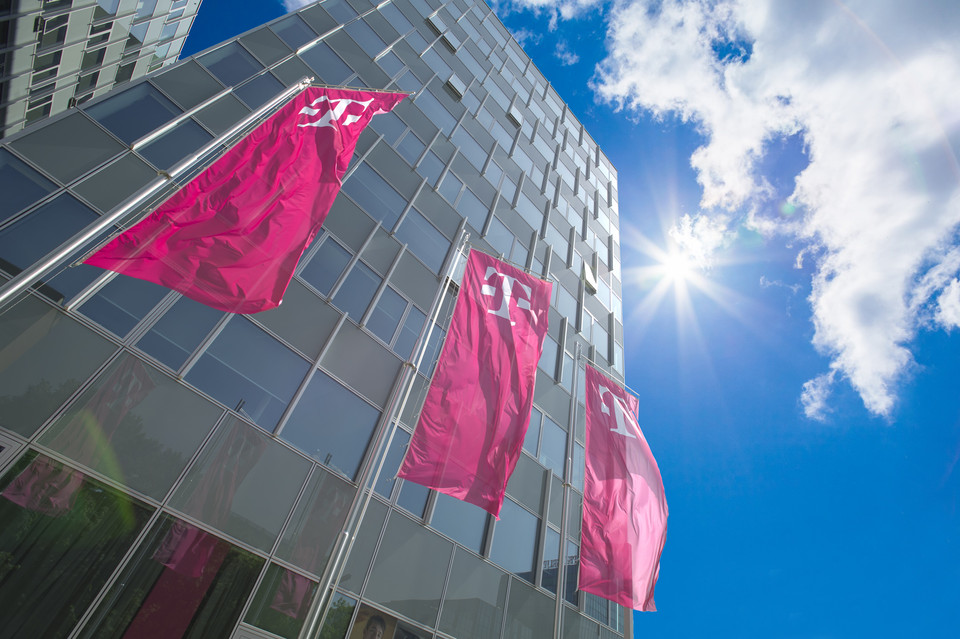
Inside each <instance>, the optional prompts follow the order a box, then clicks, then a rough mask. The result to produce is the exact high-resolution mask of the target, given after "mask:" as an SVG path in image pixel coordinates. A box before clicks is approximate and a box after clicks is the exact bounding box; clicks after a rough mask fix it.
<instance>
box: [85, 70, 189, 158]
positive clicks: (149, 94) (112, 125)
mask: <svg viewBox="0 0 960 639" xmlns="http://www.w3.org/2000/svg"><path fill="white" fill-rule="evenodd" d="M180 113H181V111H180V109H179V108H178V107H177V106H176V105H175V104H174V103H173V102H171V101H170V100H168V99H167V98H165V97H164V96H162V95H161V94H160V92H159V91H157V90H156V89H155V88H153V86H152V85H151V84H149V83H147V82H141V83H140V84H138V85H137V86H135V87H131V88H129V89H127V90H126V91H123V92H122V93H118V94H117V95H115V96H113V97H111V98H108V99H106V100H104V101H103V102H98V103H97V104H95V105H93V106H91V107H88V108H87V114H88V115H89V116H90V117H92V118H93V119H94V120H96V121H97V122H99V123H100V124H102V125H103V126H104V127H106V128H107V130H109V131H110V132H112V133H113V134H114V135H116V136H117V137H118V138H120V139H121V140H123V141H124V142H126V143H127V144H132V143H133V142H135V141H136V140H138V139H139V138H142V137H143V136H144V135H146V134H147V133H149V132H151V131H153V130H154V129H157V128H159V127H160V126H162V125H164V124H166V123H167V122H169V121H170V120H172V119H173V118H174V117H176V116H178V115H180Z"/></svg>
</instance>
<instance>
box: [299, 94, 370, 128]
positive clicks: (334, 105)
mask: <svg viewBox="0 0 960 639" xmlns="http://www.w3.org/2000/svg"><path fill="white" fill-rule="evenodd" d="M321 102H329V103H330V109H329V110H327V111H324V113H323V115H321V116H320V117H319V118H317V119H316V120H314V121H313V122H307V123H306V124H298V125H297V126H329V127H331V128H332V127H333V123H334V122H340V118H342V117H343V114H344V113H346V111H347V107H348V106H350V105H351V104H359V105H360V106H362V107H363V111H366V110H367V107H368V106H370V103H371V102H373V98H370V99H369V100H367V101H366V102H360V101H359V100H348V99H347V98H328V97H327V96H325V95H321V96H320V97H319V98H317V99H316V100H314V101H313V102H311V103H310V106H305V107H303V108H302V109H300V115H307V116H311V115H317V114H318V113H320V108H319V106H320V103H321ZM312 107H317V108H312ZM359 121H360V116H359V115H348V116H347V117H345V118H343V122H340V125H341V126H348V125H350V124H353V123H354V122H359Z"/></svg>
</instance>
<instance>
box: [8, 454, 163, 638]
mask: <svg viewBox="0 0 960 639" xmlns="http://www.w3.org/2000/svg"><path fill="white" fill-rule="evenodd" d="M149 515H150V511H149V510H148V509H147V507H146V506H144V505H142V504H140V503H139V502H137V501H135V500H133V499H131V498H130V497H129V496H127V495H124V494H123V493H121V492H119V491H117V490H115V489H113V488H110V487H109V486H106V485H104V484H102V483H100V482H98V481H95V480H92V479H88V478H86V477H84V475H83V473H81V472H79V471H77V470H73V469H71V468H70V467H69V466H65V465H63V464H60V463H58V462H55V461H53V460H51V459H50V458H48V457H45V456H43V455H38V454H36V453H33V452H30V453H28V454H26V455H25V456H24V457H23V458H21V459H20V461H18V462H17V463H16V464H15V465H14V466H13V467H12V468H11V469H10V470H9V472H7V474H6V475H4V476H3V478H2V479H0V522H3V525H2V526H0V557H3V564H2V565H3V568H4V570H3V578H2V579H0V610H3V631H2V632H3V634H4V636H7V637H44V638H47V637H49V638H51V639H56V638H59V637H66V636H67V635H69V634H70V632H71V630H73V627H74V626H75V625H76V623H77V622H78V621H79V620H80V616H81V615H83V613H84V612H85V611H86V608H87V606H89V605H90V603H92V602H93V599H94V597H96V595H97V594H98V593H99V591H100V589H101V588H102V587H103V585H104V583H105V582H106V580H107V578H108V577H109V576H110V573H112V572H113V571H114V569H115V568H116V567H117V564H119V562H120V560H121V558H122V557H123V555H124V553H126V552H127V550H128V549H129V548H130V545H131V544H132V543H133V541H134V539H136V537H137V535H138V534H139V532H140V530H141V529H142V528H143V526H144V524H145V523H146V521H147V519H148V517H149Z"/></svg>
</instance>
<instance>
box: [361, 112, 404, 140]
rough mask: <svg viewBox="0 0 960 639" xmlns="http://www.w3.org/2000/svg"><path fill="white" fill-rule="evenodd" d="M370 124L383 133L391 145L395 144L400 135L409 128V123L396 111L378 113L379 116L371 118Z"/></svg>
mask: <svg viewBox="0 0 960 639" xmlns="http://www.w3.org/2000/svg"><path fill="white" fill-rule="evenodd" d="M370 126H371V127H373V130H374V131H376V132H377V133H380V134H381V135H383V139H384V141H385V142H386V143H387V144H389V145H390V146H393V145H394V143H396V141H397V140H399V139H400V135H401V134H402V133H403V132H404V131H406V130H407V125H406V124H404V122H403V120H401V119H400V118H399V117H398V116H397V114H396V113H380V114H377V117H375V118H373V119H372V120H370Z"/></svg>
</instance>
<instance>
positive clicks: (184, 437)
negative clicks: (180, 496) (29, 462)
mask: <svg viewBox="0 0 960 639" xmlns="http://www.w3.org/2000/svg"><path fill="white" fill-rule="evenodd" d="M219 415H220V409H219V408H218V407H216V406H214V405H213V404H211V403H210V402H209V401H207V400H205V399H203V398H202V397H200V396H199V395H197V394H196V393H194V392H192V391H191V390H189V389H188V388H186V387H185V386H184V385H183V384H179V383H177V382H176V381H175V380H174V379H172V378H170V377H167V376H166V375H163V374H162V373H160V372H159V371H157V370H156V369H155V368H153V367H152V366H149V365H146V364H144V363H142V362H141V361H140V360H139V359H137V358H136V357H133V356H131V355H123V356H121V357H120V358H119V359H117V360H116V361H114V362H113V363H112V364H111V365H110V367H109V368H107V370H105V371H104V372H103V373H101V374H100V377H98V378H97V380H96V381H95V382H94V383H93V384H92V385H91V386H90V387H88V388H87V389H86V390H85V391H84V392H83V394H82V395H81V396H80V397H78V398H77V399H76V401H74V402H73V404H71V406H70V408H69V409H68V410H67V411H66V412H65V413H64V414H63V415H61V416H60V417H58V418H57V421H56V422H54V424H53V425H52V426H51V427H50V429H49V430H47V431H46V432H44V434H43V437H41V438H40V441H41V442H42V443H43V444H44V445H45V446H49V447H50V448H52V449H53V450H56V451H57V452H59V453H61V454H63V455H65V456H67V457H69V458H71V459H74V460H76V461H78V462H80V463H81V464H83V465H85V466H87V467H89V468H93V469H94V470H96V471H98V472H100V473H101V474H103V475H105V476H106V477H109V478H111V479H114V480H116V481H118V482H122V483H124V484H127V485H129V486H131V487H132V488H134V489H136V490H138V491H140V492H141V493H143V494H145V495H150V496H151V497H154V498H156V499H163V497H164V496H165V495H166V494H167V491H169V490H170V487H171V486H173V482H174V481H175V480H176V479H177V477H178V476H179V475H180V472H181V471H182V470H183V469H184V467H185V466H186V465H187V462H188V461H189V460H190V458H191V457H192V456H193V454H194V452H196V450H197V447H198V446H200V442H202V441H203V438H204V437H206V435H207V433H209V432H210V430H211V429H212V428H213V424H214V422H215V421H216V419H217V417H218V416H219Z"/></svg>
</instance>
